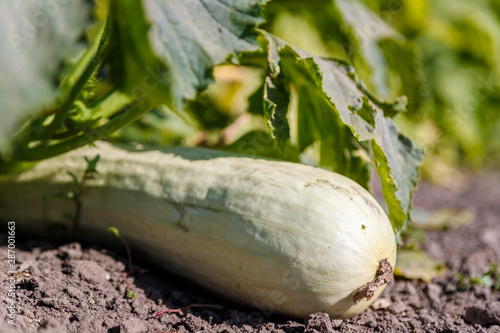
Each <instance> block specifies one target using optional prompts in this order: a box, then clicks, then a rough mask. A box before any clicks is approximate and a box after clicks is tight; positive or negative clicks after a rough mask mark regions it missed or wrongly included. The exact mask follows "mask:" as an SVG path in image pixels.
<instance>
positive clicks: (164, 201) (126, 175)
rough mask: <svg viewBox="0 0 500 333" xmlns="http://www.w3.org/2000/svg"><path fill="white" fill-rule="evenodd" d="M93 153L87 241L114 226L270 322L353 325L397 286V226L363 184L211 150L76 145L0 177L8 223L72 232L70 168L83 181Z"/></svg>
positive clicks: (85, 208)
mask: <svg viewBox="0 0 500 333" xmlns="http://www.w3.org/2000/svg"><path fill="white" fill-rule="evenodd" d="M97 154H99V155H100V156H101V159H100V161H99V163H98V164H97V170H98V172H99V174H98V175H97V176H96V178H95V179H94V180H90V181H87V182H86V183H85V187H84V190H83V194H82V196H81V197H80V200H81V210H80V216H79V220H80V223H79V227H78V228H79V229H78V233H77V235H78V237H79V238H81V239H85V240H91V241H94V242H99V243H103V242H109V241H110V239H112V236H111V235H109V234H108V233H107V232H106V230H107V229H108V228H109V227H110V226H116V227H117V228H118V229H119V230H120V233H121V234H122V236H123V237H124V238H125V239H127V241H128V242H129V243H130V244H131V245H132V246H133V251H134V253H135V254H138V253H141V254H144V255H146V256H147V257H148V258H149V259H150V260H152V261H153V262H154V263H156V264H157V265H159V266H161V267H163V268H165V269H167V270H169V271H173V272H175V273H177V274H180V275H182V276H185V277H188V278H190V279H192V280H194V281H196V282H198V283H199V284H200V285H202V286H205V287H207V288H209V289H211V290H213V291H215V292H217V293H219V294H221V295H223V296H225V297H227V298H230V299H232V300H235V301H238V302H241V303H244V304H247V305H250V306H254V307H257V308H260V309H261V310H262V311H264V312H265V314H270V313H272V312H277V313H282V314H287V315H292V316H298V317H305V316H308V315H309V314H311V313H313V312H319V311H323V312H326V313H328V314H329V315H330V316H332V317H334V318H345V317H350V316H353V315H355V314H358V313H360V312H361V311H363V310H364V309H366V308H367V307H368V306H369V305H370V304H371V302H373V300H374V299H375V298H376V297H377V296H378V295H379V294H380V292H381V291H382V290H383V289H384V287H385V282H387V281H389V280H390V279H392V267H393V266H394V264H395V260H396V243H395V237H394V233H393V230H392V227H391V224H390V222H389V220H388V218H387V216H386V214H385V213H384V211H383V209H382V208H381V207H380V206H379V204H378V203H377V202H376V201H375V199H374V198H373V197H372V196H371V195H370V194H369V193H368V192H367V191H365V190H364V189H363V188H362V187H360V186H359V185H358V184H356V183H355V182H353V181H352V180H350V179H348V178H346V177H343V176H341V175H338V174H335V173H332V172H329V171H326V170H323V169H320V168H315V167H311V166H306V165H302V164H296V163H288V162H279V161H271V160H265V159H256V158H251V157H244V156H238V155H230V154H227V153H223V152H218V151H213V150H205V149H196V148H182V147H180V148H169V149H165V150H162V151H156V150H136V151H128V150H125V149H121V148H117V147H114V146H111V145H110V144H107V143H103V142H101V143H98V144H97V147H93V148H89V147H86V148H80V149H78V150H76V151H72V152H70V153H67V154H65V155H62V156H58V157H55V158H51V159H48V160H44V161H42V162H40V163H38V164H37V165H36V166H34V167H33V168H31V169H29V170H27V171H25V172H23V173H21V174H19V175H16V176H12V175H11V176H0V220H2V221H11V220H13V221H16V222H17V228H18V230H19V229H22V230H25V231H28V232H30V233H31V234H36V235H42V234H49V233H52V235H54V232H55V231H54V230H60V229H57V228H54V226H56V225H66V226H67V229H68V230H69V228H70V227H71V219H72V218H71V217H72V216H74V214H75V206H76V205H75V201H74V200H71V199H69V198H68V197H67V193H69V192H71V191H75V190H76V188H77V186H76V185H75V183H74V181H73V178H72V177H71V176H70V175H69V174H68V171H70V172H72V173H73V174H74V175H76V176H77V177H78V178H81V177H82V175H83V173H84V170H85V168H86V162H85V160H84V158H83V157H84V156H88V157H90V158H92V157H94V156H95V155H97ZM384 259H386V260H384ZM372 280H374V281H372ZM370 282H372V283H371V284H370ZM353 297H354V300H356V301H357V302H354V300H353ZM367 298H370V299H367Z"/></svg>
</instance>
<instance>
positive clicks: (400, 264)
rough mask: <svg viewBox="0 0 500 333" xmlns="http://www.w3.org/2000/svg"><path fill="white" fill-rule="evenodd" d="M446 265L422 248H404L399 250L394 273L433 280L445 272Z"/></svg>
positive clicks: (406, 276) (416, 278)
mask: <svg viewBox="0 0 500 333" xmlns="http://www.w3.org/2000/svg"><path fill="white" fill-rule="evenodd" d="M444 270H445V265H444V263H442V262H441V261H438V260H435V259H432V258H431V257H429V256H428V255H427V254H426V253H425V252H422V251H420V250H411V249H402V250H399V251H398V257H397V260H396V267H395V269H394V275H396V276H402V277H405V278H407V279H413V280H422V281H424V282H431V281H432V279H433V278H435V277H438V276H442V275H443V274H444Z"/></svg>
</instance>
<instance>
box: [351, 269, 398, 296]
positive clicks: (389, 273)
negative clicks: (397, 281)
mask: <svg viewBox="0 0 500 333" xmlns="http://www.w3.org/2000/svg"><path fill="white" fill-rule="evenodd" d="M393 280H394V268H393V267H392V266H391V264H390V263H389V261H387V259H382V260H380V261H379V264H378V268H377V275H376V276H375V278H374V279H373V280H371V281H370V282H368V283H367V284H365V285H364V286H362V287H360V288H358V289H356V290H355V291H354V293H353V294H352V301H353V302H354V303H358V302H359V301H360V300H361V299H363V298H366V299H367V300H370V299H371V298H372V297H373V296H374V295H375V292H376V291H377V289H378V288H380V286H382V285H384V284H386V283H389V282H391V281H393Z"/></svg>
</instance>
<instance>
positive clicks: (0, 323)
mask: <svg viewBox="0 0 500 333" xmlns="http://www.w3.org/2000/svg"><path fill="white" fill-rule="evenodd" d="M466 181H467V185H466V186H465V187H464V188H466V191H463V192H461V193H459V192H454V191H451V190H449V189H445V188H440V187H436V186H433V185H429V184H425V183H423V184H421V185H420V188H419V189H418V191H417V192H416V193H415V200H414V202H415V205H416V206H418V207H424V208H428V209H439V208H442V207H447V206H451V207H457V208H468V209H474V210H475V212H476V218H475V221H474V222H473V223H472V224H469V225H466V226H463V227H460V228H458V229H455V230H452V231H429V232H426V241H425V243H424V249H425V251H426V252H427V253H428V254H429V255H430V256H431V257H433V258H435V259H438V260H441V261H443V262H444V263H445V264H446V273H445V275H444V276H443V277H439V278H434V279H433V281H432V282H431V283H424V282H421V281H410V280H404V279H399V280H396V281H394V282H393V283H391V284H390V285H389V286H388V287H387V288H386V289H385V291H384V292H383V294H382V296H381V297H379V299H378V300H377V301H376V302H375V303H374V305H372V307H370V308H369V309H367V310H366V311H365V312H363V313H361V314H360V315H358V316H356V317H353V318H351V319H347V320H339V319H335V320H331V319H330V318H328V316H327V315H325V314H322V313H316V314H312V315H311V316H310V317H308V318H306V319H304V320H303V321H300V320H299V321H297V320H296V319H293V320H292V319H290V318H286V317H279V316H275V315H272V314H271V313H267V312H262V311H257V310H256V309H249V308H244V307H241V306H239V305H236V304H233V303H230V302H228V301H225V300H224V299H221V298H219V297H217V296H216V295H213V294H211V293H209V292H207V291H206V290H203V289H201V288H199V287H197V286H196V285H194V284H192V283H190V282H189V281H186V280H184V279H182V278H179V277H176V276H173V275H171V274H169V273H165V272H161V271H157V270H155V269H154V268H153V267H152V266H148V265H147V263H141V265H140V267H139V266H135V268H136V269H137V270H144V269H148V272H138V273H135V274H131V275H130V276H128V277H127V281H128V282H129V283H130V285H131V287H132V290H133V291H134V293H135V296H136V298H135V299H134V298H127V297H126V296H127V293H128V287H127V284H126V283H124V281H123V272H124V271H125V269H126V265H127V259H126V255H124V253H115V252H113V251H111V250H108V249H103V248H99V247H95V246H93V245H90V244H80V243H66V244H64V243H57V242H54V241H44V240H22V239H21V238H20V237H18V238H17V244H16V246H17V247H16V260H17V264H18V267H19V272H22V273H20V274H18V276H17V279H16V280H15V286H16V294H17V297H16V311H17V315H16V326H13V325H10V324H9V323H8V322H7V321H8V320H9V319H10V318H9V317H8V312H7V305H8V303H7V301H8V298H7V293H8V290H9V288H10V282H9V281H8V280H7V276H5V275H4V277H3V278H2V279H1V280H2V281H1V283H0V290H1V291H2V297H1V298H0V299H1V305H0V331H1V332H200V331H202V332H204V331H206V332H290V333H291V332H297V333H298V332H336V331H340V332H500V292H499V291H494V290H493V288H492V287H488V286H481V285H479V284H477V285H474V286H472V287H470V288H458V287H457V286H458V285H459V280H458V278H457V277H456V272H459V273H461V274H463V275H464V276H470V275H478V274H481V273H484V272H486V271H488V270H489V269H490V267H491V264H492V263H493V262H500V199H499V198H500V173H499V172H491V171H490V172H482V173H480V174H476V175H473V176H470V177H467V179H466ZM2 243H3V244H4V245H5V238H3V239H2ZM0 253H1V256H0V272H7V270H8V268H7V258H6V255H7V248H6V247H5V246H2V247H1V248H0ZM4 274H5V273H4ZM463 289H466V290H463ZM190 305H191V307H190V308H187V309H184V310H182V311H180V310H179V311H177V312H175V311H174V312H171V313H165V314H163V315H160V316H156V315H155V314H156V313H157V312H159V311H161V310H164V309H167V308H168V309H179V308H183V307H187V306H190Z"/></svg>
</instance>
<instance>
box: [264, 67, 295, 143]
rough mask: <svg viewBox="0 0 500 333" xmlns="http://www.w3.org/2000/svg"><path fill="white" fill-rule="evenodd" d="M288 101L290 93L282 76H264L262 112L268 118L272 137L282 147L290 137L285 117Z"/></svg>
mask: <svg viewBox="0 0 500 333" xmlns="http://www.w3.org/2000/svg"><path fill="white" fill-rule="evenodd" d="M289 101H290V95H289V94H288V91H287V89H286V87H285V83H284V78H283V76H282V75H279V76H278V77H277V78H273V77H270V76H268V77H266V81H265V82H264V113H265V117H266V118H267V119H268V125H269V128H270V129H271V133H272V135H273V138H274V139H276V142H277V143H278V145H279V146H280V147H281V148H282V149H284V146H285V144H286V141H287V140H288V139H289V138H290V128H289V125H288V120H287V118H286V115H287V112H288V104H289Z"/></svg>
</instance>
